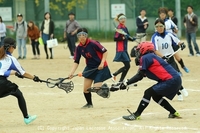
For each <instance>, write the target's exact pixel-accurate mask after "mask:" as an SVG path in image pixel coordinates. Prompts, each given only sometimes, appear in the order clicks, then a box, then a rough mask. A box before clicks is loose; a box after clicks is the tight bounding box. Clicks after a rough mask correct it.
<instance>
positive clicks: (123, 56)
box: [111, 13, 136, 91]
mask: <svg viewBox="0 0 200 133" xmlns="http://www.w3.org/2000/svg"><path fill="white" fill-rule="evenodd" d="M115 20H116V21H117V22H118V23H119V25H118V26H117V29H122V30H123V31H124V32H126V33H127V34H128V35H129V32H128V29H127V27H126V25H125V23H126V16H125V15H124V14H122V13H121V14H119V15H117V17H116V18H115ZM128 40H130V41H134V40H136V39H135V38H134V37H133V38H132V39H131V38H129V37H128V36H126V35H122V34H120V33H118V32H115V36H114V41H116V55H115V57H114V59H113V61H115V62H122V63H123V64H124V66H123V67H121V68H120V69H119V70H117V71H116V72H114V73H113V78H114V80H115V79H116V76H117V75H118V74H120V73H121V77H120V79H119V82H118V83H116V84H113V85H112V86H113V87H117V88H119V85H120V82H122V81H123V80H124V78H125V77H126V75H127V73H128V71H129V69H130V61H131V60H130V57H129V55H128V52H127V49H128ZM111 91H112V89H111Z"/></svg>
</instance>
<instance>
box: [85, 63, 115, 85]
mask: <svg viewBox="0 0 200 133" xmlns="http://www.w3.org/2000/svg"><path fill="white" fill-rule="evenodd" d="M92 69H94V68H91V67H88V66H86V67H85V69H84V71H83V77H85V78H88V79H92V80H94V83H99V82H103V81H105V80H107V79H109V78H111V77H112V76H111V74H110V70H109V68H108V66H107V67H104V68H103V69H102V70H98V69H95V70H92ZM90 70H91V71H90Z"/></svg>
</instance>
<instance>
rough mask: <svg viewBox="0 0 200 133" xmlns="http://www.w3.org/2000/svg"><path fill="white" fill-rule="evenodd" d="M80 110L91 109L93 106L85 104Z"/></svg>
mask: <svg viewBox="0 0 200 133" xmlns="http://www.w3.org/2000/svg"><path fill="white" fill-rule="evenodd" d="M81 108H82V109H87V108H93V105H92V104H88V103H87V104H86V105H84V106H83V107H81Z"/></svg>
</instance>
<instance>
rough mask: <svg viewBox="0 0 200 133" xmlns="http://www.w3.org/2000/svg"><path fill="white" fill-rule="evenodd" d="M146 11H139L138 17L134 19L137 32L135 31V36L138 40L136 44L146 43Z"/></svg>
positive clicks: (147, 24)
mask: <svg viewBox="0 0 200 133" xmlns="http://www.w3.org/2000/svg"><path fill="white" fill-rule="evenodd" d="M145 15H146V11H145V10H144V9H142V10H141V11H140V16H138V17H137V19H136V25H137V31H136V36H137V37H138V38H140V39H137V43H140V42H143V41H146V36H145V34H146V30H147V28H148V26H149V23H148V19H147V17H146V16H145Z"/></svg>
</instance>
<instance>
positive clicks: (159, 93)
mask: <svg viewBox="0 0 200 133" xmlns="http://www.w3.org/2000/svg"><path fill="white" fill-rule="evenodd" d="M137 53H138V54H137V57H136V65H139V70H138V72H137V74H136V75H135V76H133V77H132V78H131V79H129V80H125V81H124V82H123V83H122V84H121V85H120V88H119V89H126V88H127V85H130V84H133V83H136V82H138V81H140V80H142V79H143V77H147V78H149V79H152V80H155V81H157V83H156V84H154V85H153V86H151V87H149V88H148V89H146V90H145V91H144V95H143V97H142V100H141V101H140V103H139V105H138V108H137V110H136V111H135V112H134V113H131V115H128V116H123V118H124V119H125V120H138V119H140V116H141V114H142V112H143V111H144V110H145V109H146V107H147V106H148V105H149V103H150V100H151V98H152V99H153V100H154V101H155V102H156V103H157V104H159V105H160V106H161V107H163V108H164V109H166V110H167V111H169V116H168V118H181V117H180V114H179V113H178V112H177V111H176V110H175V109H174V108H173V107H172V105H170V103H169V102H168V101H167V100H166V99H165V98H164V97H166V98H168V99H169V100H172V99H173V98H174V96H175V95H176V93H177V92H178V90H179V88H180V87H181V82H182V81H181V77H180V76H179V74H178V73H177V72H176V70H174V68H173V67H172V66H171V65H169V64H168V63H167V62H165V61H164V60H163V59H161V58H159V57H158V56H157V55H155V54H154V45H153V44H152V43H151V42H142V43H140V44H139V45H138V47H137Z"/></svg>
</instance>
